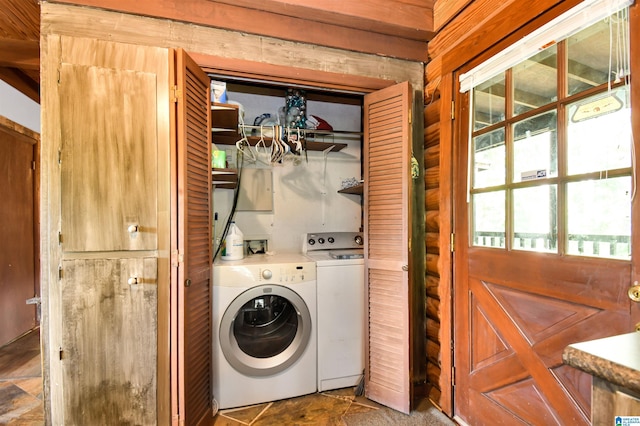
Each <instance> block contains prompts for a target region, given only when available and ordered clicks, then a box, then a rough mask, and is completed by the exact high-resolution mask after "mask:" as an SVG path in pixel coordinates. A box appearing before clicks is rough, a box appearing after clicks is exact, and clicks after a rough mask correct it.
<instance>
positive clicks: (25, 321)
mask: <svg viewBox="0 0 640 426" xmlns="http://www.w3.org/2000/svg"><path fill="white" fill-rule="evenodd" d="M23 132H24V133H25V134H23ZM31 133H32V132H30V131H28V129H25V128H23V127H22V126H20V125H18V124H17V123H14V122H12V121H10V120H9V119H7V118H5V117H2V116H0V185H2V203H0V217H1V218H2V222H0V241H3V242H4V244H2V246H1V247H0V323H1V324H2V327H0V346H2V345H4V344H5V343H8V342H10V341H12V340H13V339H15V338H16V337H19V336H21V335H22V334H24V333H26V332H27V331H29V330H31V329H32V328H33V327H35V326H36V325H37V319H36V308H35V307H34V306H33V305H27V304H26V303H25V301H26V300H27V299H29V298H31V297H34V296H36V295H37V294H38V292H37V289H36V261H35V251H36V250H35V242H36V238H35V236H34V218H35V215H34V213H35V212H34V207H35V199H34V193H35V185H34V181H35V177H36V170H35V166H34V164H35V163H34V162H35V160H36V159H35V155H34V151H35V147H34V145H35V143H36V142H37V139H34V138H33V136H36V135H35V134H33V135H31ZM36 223H37V222H36Z"/></svg>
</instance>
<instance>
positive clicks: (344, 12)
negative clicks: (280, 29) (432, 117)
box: [212, 0, 435, 41]
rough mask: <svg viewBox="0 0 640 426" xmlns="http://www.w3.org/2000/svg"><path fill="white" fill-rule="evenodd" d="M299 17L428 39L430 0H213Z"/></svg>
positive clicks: (430, 34) (430, 17) (431, 35)
mask: <svg viewBox="0 0 640 426" xmlns="http://www.w3.org/2000/svg"><path fill="white" fill-rule="evenodd" d="M212 1H213V2H214V3H224V4H230V5H235V6H241V7H244V8H247V9H259V10H263V11H266V12H270V13H274V14H278V15H285V16H289V17H296V18H302V19H305V20H309V21H314V22H320V23H324V24H330V25H339V26H344V27H351V28H355V29H359V30H363V31H369V32H376V33H380V34H386V35H391V36H395V37H402V38H407V39H410V40H418V41H429V40H431V38H433V36H434V35H435V33H434V31H433V3H434V2H433V1H423V2H420V3H418V2H415V3H414V4H412V3H409V2H406V3H402V4H399V3H400V2H397V1H389V0H368V1H367V3H366V6H365V5H364V4H363V3H362V2H349V1H330V2H326V1H325V2H318V1H317V0H262V1H261V2H259V3H256V1H255V0H212Z"/></svg>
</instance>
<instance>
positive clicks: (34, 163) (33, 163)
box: [31, 160, 36, 170]
mask: <svg viewBox="0 0 640 426" xmlns="http://www.w3.org/2000/svg"><path fill="white" fill-rule="evenodd" d="M35 169H36V161H35V160H33V161H32V162H31V170H35Z"/></svg>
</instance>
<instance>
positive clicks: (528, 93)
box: [513, 46, 558, 115]
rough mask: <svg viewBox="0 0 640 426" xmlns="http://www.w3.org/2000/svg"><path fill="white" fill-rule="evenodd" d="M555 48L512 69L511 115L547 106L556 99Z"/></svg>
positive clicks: (546, 50) (544, 51)
mask: <svg viewBox="0 0 640 426" xmlns="http://www.w3.org/2000/svg"><path fill="white" fill-rule="evenodd" d="M557 82H558V67H557V55H556V46H552V47H550V48H548V49H545V50H543V51H542V52H540V53H538V54H536V55H534V56H532V57H531V58H529V59H527V60H525V61H523V62H521V63H519V64H518V65H516V66H515V67H513V115H518V114H522V113H524V112H527V111H531V110H532V109H536V108H539V107H541V106H543V105H547V104H549V103H551V102H553V101H555V100H557V99H558V89H557V87H558V83H557Z"/></svg>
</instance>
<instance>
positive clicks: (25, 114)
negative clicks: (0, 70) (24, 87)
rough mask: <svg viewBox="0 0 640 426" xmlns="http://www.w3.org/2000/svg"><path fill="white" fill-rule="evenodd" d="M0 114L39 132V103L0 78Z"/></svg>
mask: <svg viewBox="0 0 640 426" xmlns="http://www.w3.org/2000/svg"><path fill="white" fill-rule="evenodd" d="M0 115H3V116H5V117H7V118H8V119H9V120H11V121H14V122H16V123H18V124H20V125H22V126H24V127H27V128H29V129H31V130H33V131H34V132H37V133H40V104H38V103H37V102H34V101H32V100H31V99H30V98H28V97H27V96H25V95H23V94H22V93H21V92H20V91H18V90H16V89H14V88H13V87H12V86H10V85H8V84H7V83H5V82H4V81H2V80H0Z"/></svg>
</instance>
